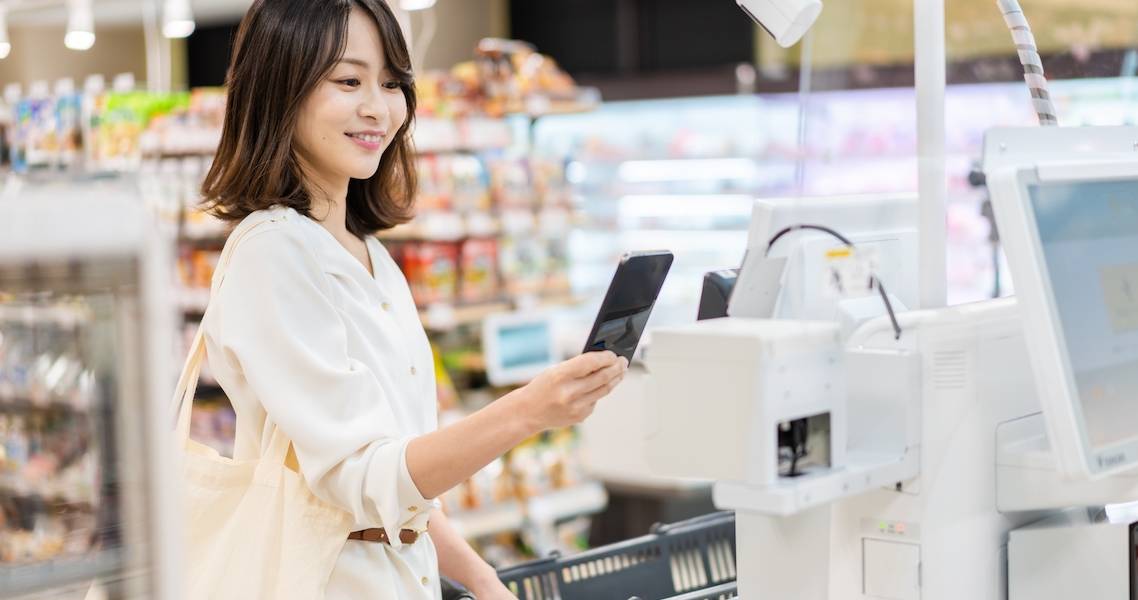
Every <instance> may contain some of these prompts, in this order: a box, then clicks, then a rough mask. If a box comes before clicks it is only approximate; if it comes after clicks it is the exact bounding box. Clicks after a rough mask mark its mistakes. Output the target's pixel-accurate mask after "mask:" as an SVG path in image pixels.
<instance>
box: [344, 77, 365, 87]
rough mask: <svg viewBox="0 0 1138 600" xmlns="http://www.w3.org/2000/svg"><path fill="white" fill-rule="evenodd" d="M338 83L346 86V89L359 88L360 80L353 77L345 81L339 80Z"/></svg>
mask: <svg viewBox="0 0 1138 600" xmlns="http://www.w3.org/2000/svg"><path fill="white" fill-rule="evenodd" d="M339 83H341V84H343V85H346V86H348V87H360V80H359V79H356V78H355V77H349V78H347V79H341V80H340V81H339Z"/></svg>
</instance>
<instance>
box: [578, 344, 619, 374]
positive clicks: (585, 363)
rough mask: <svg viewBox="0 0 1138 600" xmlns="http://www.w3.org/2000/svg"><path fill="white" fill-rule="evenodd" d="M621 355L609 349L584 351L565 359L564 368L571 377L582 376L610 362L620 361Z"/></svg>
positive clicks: (606, 365) (610, 363)
mask: <svg viewBox="0 0 1138 600" xmlns="http://www.w3.org/2000/svg"><path fill="white" fill-rule="evenodd" d="M622 360H624V359H622V358H621V357H619V356H617V355H616V354H615V353H613V352H612V351H610V350H605V351H602V352H586V353H584V354H580V355H578V356H574V357H573V358H571V359H569V360H567V361H565V365H566V368H567V369H568V371H569V375H570V376H572V377H573V378H580V377H584V376H586V375H588V374H590V373H593V372H596V371H598V370H600V369H604V368H605V367H608V366H610V365H612V364H615V363H617V362H619V361H622Z"/></svg>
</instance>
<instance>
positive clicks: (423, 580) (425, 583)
mask: <svg viewBox="0 0 1138 600" xmlns="http://www.w3.org/2000/svg"><path fill="white" fill-rule="evenodd" d="M420 581H422V582H423V585H427V584H428V583H430V582H431V580H430V579H427V578H426V577H424V578H422V579H421V580H420Z"/></svg>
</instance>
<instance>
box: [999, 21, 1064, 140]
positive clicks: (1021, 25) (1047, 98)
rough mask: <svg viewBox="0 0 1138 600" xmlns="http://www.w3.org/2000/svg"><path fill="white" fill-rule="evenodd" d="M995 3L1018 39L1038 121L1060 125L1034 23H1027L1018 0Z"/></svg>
mask: <svg viewBox="0 0 1138 600" xmlns="http://www.w3.org/2000/svg"><path fill="white" fill-rule="evenodd" d="M996 3H997V4H998V5H999V7H1000V12H1002V13H1003V15H1004V22H1005V23H1007V25H1008V29H1010V30H1011V32H1012V39H1013V40H1015V44H1016V51H1017V52H1018V53H1019V61H1020V63H1022V64H1023V79H1024V81H1026V82H1027V87H1028V89H1030V91H1031V102H1032V104H1033V105H1034V106H1035V113H1036V114H1037V115H1039V124H1040V125H1044V126H1048V125H1058V124H1059V118H1058V117H1057V116H1056V112H1055V105H1054V104H1053V103H1052V102H1051V93H1050V92H1048V91H1047V78H1046V77H1044V76H1043V59H1041V58H1040V57H1039V49H1038V48H1037V47H1036V45H1035V36H1033V35H1032V34H1031V26H1029V25H1028V24H1027V17H1026V16H1024V14H1023V9H1021V8H1020V7H1019V1H1018V0H996Z"/></svg>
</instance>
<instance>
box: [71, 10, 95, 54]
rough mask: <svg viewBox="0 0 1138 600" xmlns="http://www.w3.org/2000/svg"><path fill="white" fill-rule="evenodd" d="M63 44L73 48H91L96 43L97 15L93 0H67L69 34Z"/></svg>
mask: <svg viewBox="0 0 1138 600" xmlns="http://www.w3.org/2000/svg"><path fill="white" fill-rule="evenodd" d="M63 45H65V46H67V47H68V48H71V49H72V50H90V49H91V46H94V45H95V15H94V13H92V12H91V0H67V35H66V36H64V38H63Z"/></svg>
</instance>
